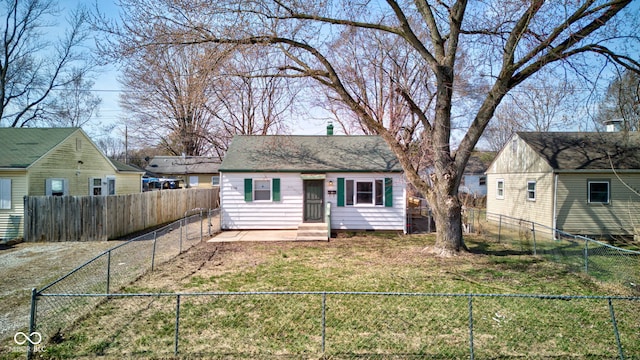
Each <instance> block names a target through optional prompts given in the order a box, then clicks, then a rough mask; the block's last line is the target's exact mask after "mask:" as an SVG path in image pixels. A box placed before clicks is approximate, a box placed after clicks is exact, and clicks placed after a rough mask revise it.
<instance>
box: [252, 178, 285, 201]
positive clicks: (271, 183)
mask: <svg viewBox="0 0 640 360" xmlns="http://www.w3.org/2000/svg"><path fill="white" fill-rule="evenodd" d="M280 198H281V195H280V179H279V178H273V179H250V178H247V179H244V201H246V202H251V201H280Z"/></svg>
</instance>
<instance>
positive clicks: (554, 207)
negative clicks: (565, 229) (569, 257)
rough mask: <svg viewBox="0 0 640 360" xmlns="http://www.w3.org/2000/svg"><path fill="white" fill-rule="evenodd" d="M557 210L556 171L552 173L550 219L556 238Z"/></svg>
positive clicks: (555, 238) (554, 237)
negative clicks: (551, 214) (551, 211)
mask: <svg viewBox="0 0 640 360" xmlns="http://www.w3.org/2000/svg"><path fill="white" fill-rule="evenodd" d="M557 210H558V173H554V175H553V219H551V220H552V229H551V231H553V239H554V240H558V239H557V237H556V225H557V214H556V211H557Z"/></svg>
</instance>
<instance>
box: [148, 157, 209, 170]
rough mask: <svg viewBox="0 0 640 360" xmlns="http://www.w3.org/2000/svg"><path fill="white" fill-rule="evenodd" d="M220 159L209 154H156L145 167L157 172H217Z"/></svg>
mask: <svg viewBox="0 0 640 360" xmlns="http://www.w3.org/2000/svg"><path fill="white" fill-rule="evenodd" d="M219 166H220V161H219V160H218V159H217V158H214V157H209V156H186V157H182V156H156V157H154V158H153V159H151V161H150V162H149V165H148V166H147V167H146V168H145V170H147V171H151V172H154V173H157V174H215V173H217V172H218V167H219Z"/></svg>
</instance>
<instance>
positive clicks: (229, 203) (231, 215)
mask: <svg viewBox="0 0 640 360" xmlns="http://www.w3.org/2000/svg"><path fill="white" fill-rule="evenodd" d="M247 178H253V179H273V178H279V179H280V201H275V202H271V201H267V202H262V201H251V202H246V201H244V179H247ZM220 206H221V216H220V221H221V227H222V229H223V230H229V229H247V230H249V229H297V228H298V225H299V224H300V223H301V222H302V179H301V178H300V174H296V173H260V174H255V173H223V174H222V175H221V181H220Z"/></svg>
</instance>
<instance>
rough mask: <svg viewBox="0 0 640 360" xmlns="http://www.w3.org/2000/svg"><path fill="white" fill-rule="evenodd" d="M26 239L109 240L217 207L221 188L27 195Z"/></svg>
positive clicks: (41, 240) (56, 240)
mask: <svg viewBox="0 0 640 360" xmlns="http://www.w3.org/2000/svg"><path fill="white" fill-rule="evenodd" d="M24 202H25V204H24V208H25V211H24V213H25V217H24V218H25V221H24V238H25V241H40V242H43V241H48V242H58V241H106V240H110V239H117V238H120V237H122V236H125V235H128V234H131V233H134V232H137V231H142V230H144V229H148V228H151V227H154V226H158V225H161V224H166V223H169V222H172V221H176V220H178V219H180V218H182V217H183V216H184V213H185V212H186V211H189V210H190V209H194V208H205V209H213V208H216V207H218V206H217V204H218V202H219V189H218V188H212V189H179V190H166V191H149V192H143V193H137V194H128V195H110V196H27V197H25V199H24Z"/></svg>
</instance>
